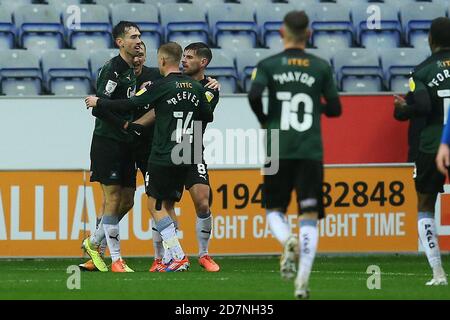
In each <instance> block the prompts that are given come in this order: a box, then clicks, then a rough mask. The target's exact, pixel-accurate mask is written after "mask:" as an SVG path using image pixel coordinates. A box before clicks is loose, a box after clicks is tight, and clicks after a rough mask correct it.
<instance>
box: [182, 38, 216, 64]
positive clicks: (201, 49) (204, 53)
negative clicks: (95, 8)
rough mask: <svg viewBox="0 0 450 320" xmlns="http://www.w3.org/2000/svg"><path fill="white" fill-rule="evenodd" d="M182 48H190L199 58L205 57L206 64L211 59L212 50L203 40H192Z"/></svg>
mask: <svg viewBox="0 0 450 320" xmlns="http://www.w3.org/2000/svg"><path fill="white" fill-rule="evenodd" d="M184 50H185V51H186V50H192V51H195V54H196V55H197V56H199V57H201V58H205V59H206V60H208V63H207V64H206V65H208V64H209V63H210V62H211V60H212V52H211V49H210V48H209V47H208V45H207V44H206V43H204V42H193V43H191V44H189V45H188V46H187V47H186V48H184Z"/></svg>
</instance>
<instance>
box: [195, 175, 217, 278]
mask: <svg viewBox="0 0 450 320" xmlns="http://www.w3.org/2000/svg"><path fill="white" fill-rule="evenodd" d="M210 192H211V190H210V187H209V186H208V185H206V184H200V183H197V184H194V185H193V186H192V187H191V188H190V189H189V193H190V195H191V198H192V201H193V202H194V206H195V212H196V213H197V221H196V226H195V230H196V233H197V241H198V247H199V254H198V256H199V264H200V265H201V266H202V267H203V268H204V269H205V270H206V271H209V272H217V271H219V270H220V267H219V265H218V264H217V263H216V262H215V261H214V260H213V259H212V258H211V256H210V255H209V252H208V245H209V239H210V238H211V230H212V216H211V209H210V207H209V196H210Z"/></svg>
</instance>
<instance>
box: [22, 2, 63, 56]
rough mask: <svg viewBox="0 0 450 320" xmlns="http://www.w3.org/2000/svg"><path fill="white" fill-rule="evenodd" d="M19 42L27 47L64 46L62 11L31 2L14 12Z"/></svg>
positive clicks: (35, 48)
mask: <svg viewBox="0 0 450 320" xmlns="http://www.w3.org/2000/svg"><path fill="white" fill-rule="evenodd" d="M14 19H15V21H16V27H17V28H18V30H19V44H20V46H21V47H23V48H25V49H32V50H51V49H60V48H62V47H63V46H64V27H63V25H62V24H61V17H60V12H58V11H57V10H55V9H54V8H53V7H52V6H49V5H44V4H33V5H32V4H30V5H24V6H21V7H18V8H17V9H16V11H15V12H14Z"/></svg>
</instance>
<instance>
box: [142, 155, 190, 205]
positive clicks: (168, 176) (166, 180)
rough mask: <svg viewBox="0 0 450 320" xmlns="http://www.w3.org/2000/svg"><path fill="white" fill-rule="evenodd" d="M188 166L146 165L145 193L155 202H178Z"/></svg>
mask: <svg viewBox="0 0 450 320" xmlns="http://www.w3.org/2000/svg"><path fill="white" fill-rule="evenodd" d="M189 170H190V167H189V166H160V165H157V164H153V163H150V162H149V163H148V165H147V174H146V177H145V192H146V193H147V195H148V196H150V197H153V198H155V199H156V200H170V201H176V202H178V201H180V199H181V196H182V194H183V190H184V183H185V181H186V177H187V175H188V172H189Z"/></svg>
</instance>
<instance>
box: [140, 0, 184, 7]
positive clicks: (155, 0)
mask: <svg viewBox="0 0 450 320" xmlns="http://www.w3.org/2000/svg"><path fill="white" fill-rule="evenodd" d="M142 2H144V3H145V4H151V5H154V6H155V7H157V8H160V7H161V6H163V5H165V4H167V3H176V2H178V1H177V0H142Z"/></svg>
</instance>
